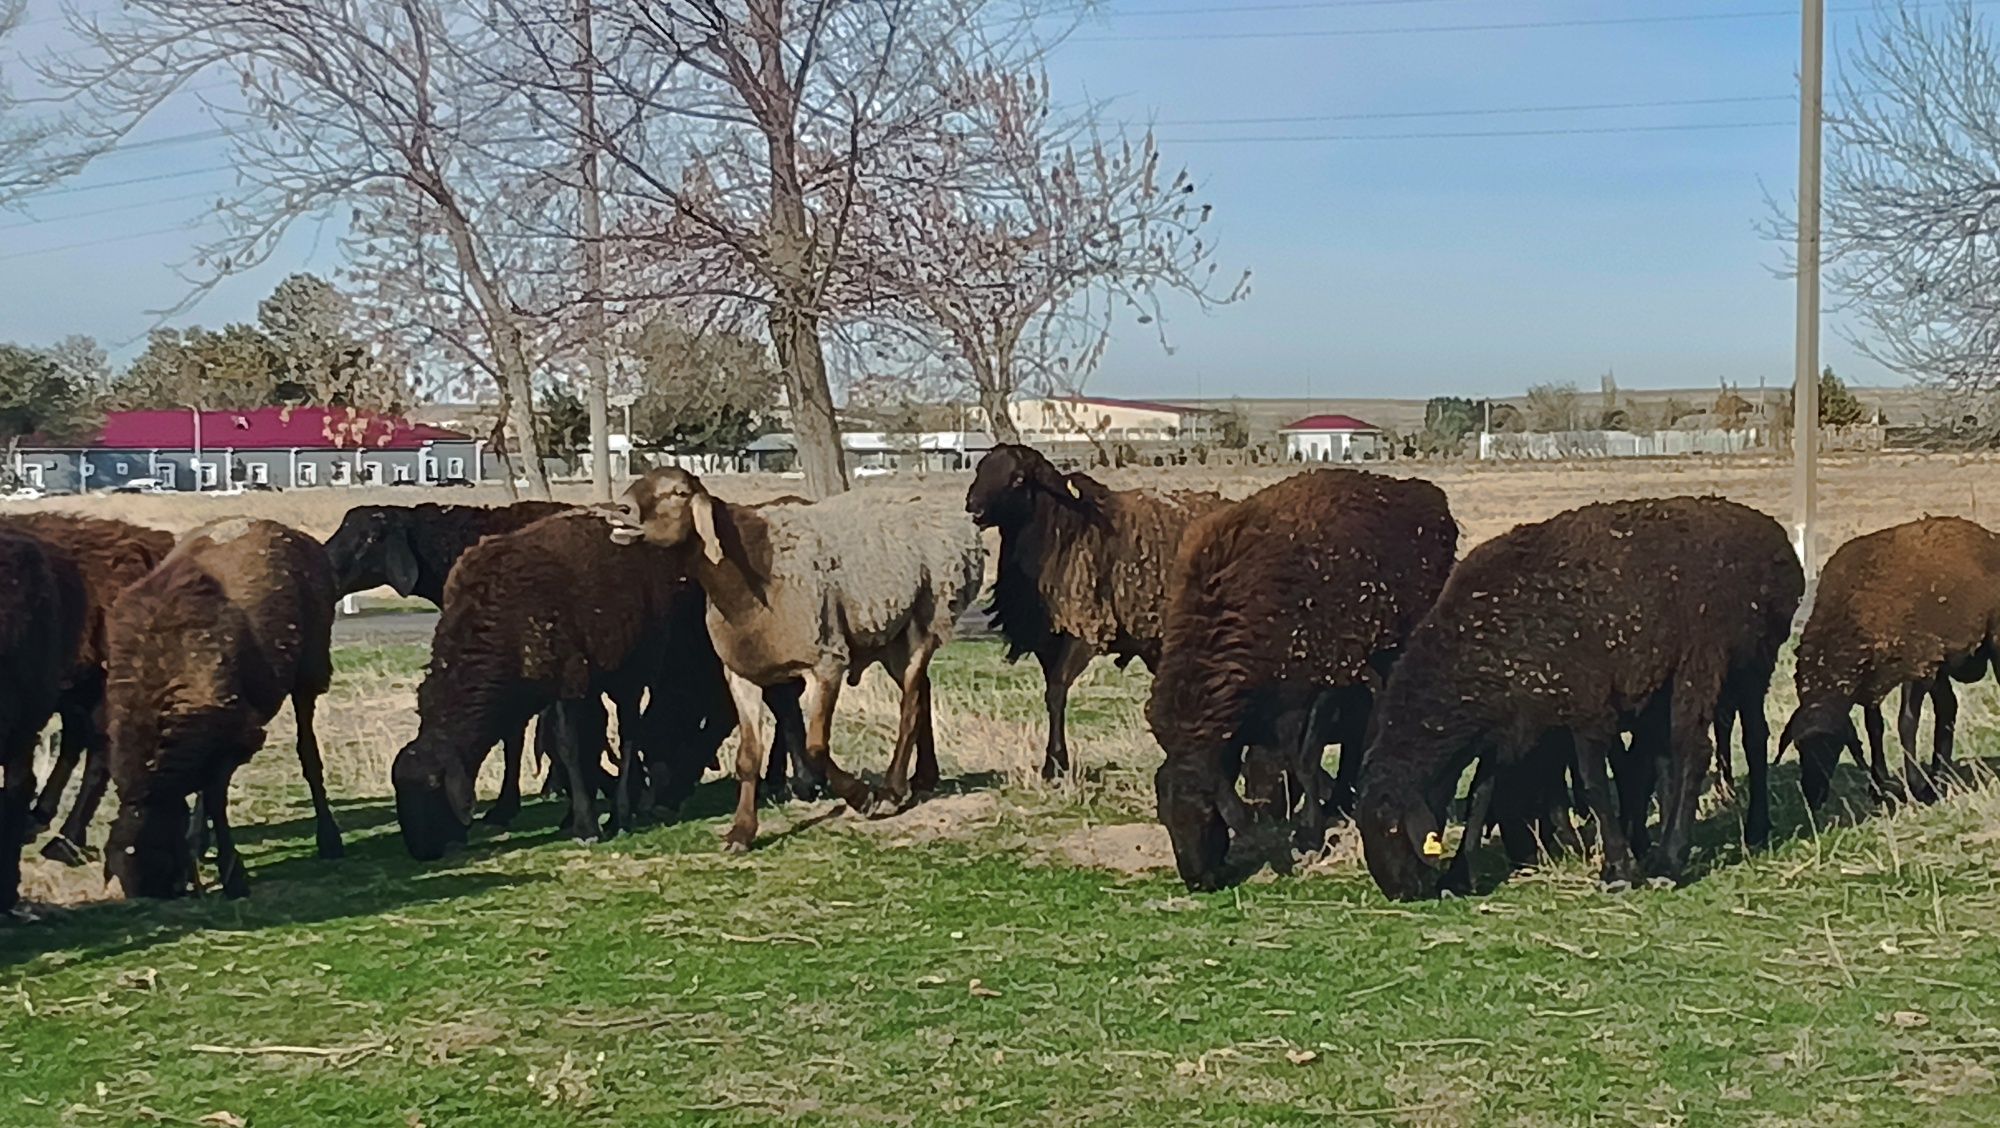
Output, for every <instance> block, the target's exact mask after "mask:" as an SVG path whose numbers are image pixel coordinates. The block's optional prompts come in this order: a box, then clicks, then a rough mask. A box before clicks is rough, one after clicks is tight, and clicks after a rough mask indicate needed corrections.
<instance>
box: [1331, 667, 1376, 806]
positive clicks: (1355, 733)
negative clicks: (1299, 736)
mask: <svg viewBox="0 0 2000 1128" xmlns="http://www.w3.org/2000/svg"><path fill="white" fill-rule="evenodd" d="M1362 700H1363V701H1364V702H1366V703H1365V704H1358V705H1356V706H1355V707H1353V708H1347V709H1342V710H1341V711H1340V733H1339V737H1338V739H1339V742H1340V763H1339V764H1338V765H1337V766H1336V767H1335V769H1334V771H1335V774H1334V777H1333V790H1332V791H1331V792H1329V793H1328V795H1327V800H1326V814H1327V817H1328V818H1329V819H1333V820H1336V821H1337V820H1341V819H1345V818H1347V817H1348V816H1350V815H1352V814H1353V813H1354V785H1355V784H1356V783H1357V782H1359V781H1360V778H1361V755H1362V753H1363V752H1366V751H1367V750H1368V725H1369V719H1370V717H1371V716H1372V715H1373V713H1374V708H1373V705H1374V702H1373V699H1372V698H1367V697H1364V698H1362Z"/></svg>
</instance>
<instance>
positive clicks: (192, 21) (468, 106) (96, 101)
mask: <svg viewBox="0 0 2000 1128" xmlns="http://www.w3.org/2000/svg"><path fill="white" fill-rule="evenodd" d="M485 14H486V9H485V8H484V7H483V6H480V5H471V4H459V3H452V2H444V3H438V2H419V0H288V2H287V3H284V4H270V3H263V2H260V0H131V2H129V3H127V4H125V5H124V6H123V7H122V9H120V11H119V12H118V13H116V14H109V15H101V14H97V13H92V14H90V15H87V16H86V15H77V16H74V17H73V18H72V20H71V23H72V29H73V30H74V31H75V32H76V33H77V34H78V35H79V36H80V37H81V38H82V39H83V41H84V42H85V43H86V44H87V46H88V48H89V50H88V52H87V53H86V54H85V55H83V56H81V57H79V58H77V59H65V60H57V61H56V62H54V63H51V64H50V65H49V67H48V68H47V72H48V76H49V77H50V78H51V79H52V80H53V81H55V82H56V83H58V84H59V85H60V86H62V87H63V88H65V89H68V90H70V91H72V92H74V93H76V94H77V95H78V96H79V97H81V98H82V99H83V100H84V104H85V105H86V106H89V107H90V108H91V109H92V110H93V111H94V114H93V116H94V117H97V118H100V119H101V120H104V121H106V122H109V123H111V124H110V125H109V126H107V128H129V124H128V123H131V122H136V121H138V120H140V119H143V118H144V117H145V116H147V115H148V114H150V113H151V112H152V111H153V110H154V109H156V108H157V107H158V106H160V105H161V104H162V103H163V102H165V101H166V100H167V99H168V98H170V97H173V96H175V95H177V94H185V92H187V91H189V89H190V87H191V85H192V84H193V83H194V80H195V79H196V78H197V77H198V76H201V75H205V74H210V73H217V72H219V73H221V74H225V75H227V76H229V77H230V79H231V80H232V82H231V83H230V84H229V91H228V93H227V94H224V95H210V94H207V93H200V92H199V91H201V90H205V89H207V87H195V90H196V93H195V94H194V95H193V96H196V97H200V98H202V100H203V102H204V104H205V105H206V107H207V109H208V111H209V113H210V114H211V115H212V116H214V117H215V118H217V119H218V120H219V121H220V122H222V123H223V124H224V125H225V126H226V127H227V128H228V129H229V130H230V136H231V139H232V142H233V145H234V148H235V158H236V162H235V163H236V165H237V167H238V169H239V170H240V181H241V183H240V185H239V186H238V188H237V189H236V190H234V191H233V192H232V193H230V195H229V197H228V199H227V200H226V201H225V202H224V204H223V206H222V208H221V211H220V214H221V216H222V218H223V219H224V220H225V221H226V223H225V233H224V234H222V235H221V236H219V237H217V238H213V239H209V240H207V241H204V242H203V243H201V244H200V245H199V246H198V248H197V253H196V259H195V261H194V263H193V264H192V265H191V267H190V269H189V272H188V274H189V280H190V282H191V283H192V291H191V294H190V298H189V301H190V302H192V301H193V300H194V299H195V298H198V297H199V296H200V295H201V294H202V293H205V292H206V291H207V289H208V288H210V287H212V286H213V285H215V284H216V282H218V281H219V280H221V279H222V278H224V277H227V276H228V275H230V274H233V273H236V272H238V271H241V270H244V269H246V268H248V267H251V266H255V265H257V264H259V263H262V262H264V261H265V260H266V259H268V258H269V257H270V255H271V254H272V252H273V251H274V250H275V249H276V247H277V246H278V245H279V241H280V239H281V238H282V236H283V235H284V233H285V232H286V231H287V230H288V229H289V228H290V227H291V226H292V225H293V224H295V223H297V222H299V221H301V220H304V219H309V218H313V217H321V216H326V215H328V214H329V213H330V212H331V211H332V209H334V208H336V207H337V206H341V205H345V206H347V207H350V208H351V209H352V216H351V223H350V232H349V236H348V240H349V247H348V251H349V258H350V261H351V262H352V263H354V264H355V265H354V269H353V271H352V273H353V274H354V275H355V276H356V278H357V280H359V281H361V282H363V283H364V285H365V286H366V289H365V290H364V292H363V294H362V302H363V304H364V306H365V307H366V308H367V311H368V312H369V313H371V314H372V315H375V316H376V317H378V318H382V319H386V320H388V321H390V322H391V324H392V325H393V326H394V327H395V328H396V329H397V330H399V331H400V332H401V333H402V334H404V335H405V336H406V338H408V339H410V340H412V341H413V342H414V346H415V347H417V348H419V349H421V348H441V349H443V350H444V351H445V352H447V353H448V354H450V355H452V356H453V357H454V358H455V359H456V360H457V361H458V362H460V363H464V364H470V365H472V366H473V367H474V368H476V369H477V370H479V371H481V372H484V373H486V374H487V375H489V376H490V377H492V378H493V379H494V380H495V382H496V383H497V384H498V385H499V387H500V390H501V396H502V401H503V403H504V404H505V405H506V416H507V421H508V423H509V424H510V425H511V429H512V431H513V437H514V441H515V442H516V443H517V444H518V450H519V452H520V453H521V454H522V455H523V456H524V457H523V459H522V463H523V464H522V466H521V467H520V472H521V473H522V474H523V475H524V476H525V478H526V480H527V482H528V484H529V488H530V489H531V490H532V491H533V492H534V493H535V494H536V495H537V496H542V497H546V496H548V488H549V487H548V481H547V478H546V476H545V474H544V472H543V469H542V462H541V458H540V454H539V451H538V449H537V447H536V440H535V427H534V393H533V378H534V375H535V372H536V370H537V368H538V367H539V366H540V365H541V364H542V363H543V362H544V361H545V360H546V357H545V356H544V355H541V354H538V351H537V350H538V344H537V338H538V335H540V334H542V333H543V332H544V327H543V326H541V325H539V324H538V323H537V317H536V313H535V311H536V308H537V295H534V294H530V293H524V292H522V287H523V282H522V281H521V279H524V278H525V279H533V278H535V277H537V276H538V275H537V273H536V272H534V271H526V270H520V269H518V268H519V267H520V266H521V265H522V264H523V263H533V262H541V261H545V260H546V259H548V258H550V257H559V256H560V255H562V254H563V253H565V252H566V250H567V248H568V246H569V245H570V244H567V243H561V242H556V241H553V240H551V239H549V238H548V237H547V236H546V235H545V234H543V232H544V231H545V230H546V227H547V226H548V225H547V224H546V223H543V222H541V220H542V217H540V216H536V217H534V218H535V222H529V221H527V219H525V218H524V217H528V216H530V215H531V212H530V210H529V209H532V208H534V207H536V206H537V205H542V204H546V202H547V201H548V199H549V195H548V193H547V192H541V193H537V192H536V191H535V190H534V189H535V185H534V184H533V183H532V182H529V183H524V181H523V178H522V177H521V176H520V175H519V174H518V170H519V169H520V168H521V167H522V165H523V164H526V163H528V162H529V161H530V160H531V158H532V157H533V156H534V155H535V154H537V153H538V152H542V151H546V150H548V149H549V146H548V145H547V144H546V143H543V142H538V140H537V138H536V137H535V136H533V135H527V136H522V135H519V134H518V132H517V131H518V130H519V129H520V127H521V125H522V123H523V122H524V120H526V118H527V110H526V107H524V105H523V104H522V102H521V99H520V97H519V92H518V90H517V89H513V88H510V87H509V85H508V84H507V83H505V82H500V81H495V79H494V76H493V74H492V72H491V69H490V60H491V59H492V58H494V57H496V55H499V54H503V53H504V52H503V51H502V48H504V44H502V43H499V42H498V40H499V38H500V37H499V36H498V35H497V34H496V30H495V28H494V27H493V26H492V24H491V23H489V22H488V21H486V20H485V19H484V16H485ZM510 134H512V135H510ZM501 151H504V152H505V153H506V163H504V164H503V163H501V162H499V161H497V160H496V159H495V156H494V154H495V153H496V152H501ZM548 159H549V160H550V161H551V162H554V161H556V160H558V159H559V157H558V155H557V154H554V153H550V154H549V157H548ZM542 273H544V274H545V273H547V272H546V271H544V272H542Z"/></svg>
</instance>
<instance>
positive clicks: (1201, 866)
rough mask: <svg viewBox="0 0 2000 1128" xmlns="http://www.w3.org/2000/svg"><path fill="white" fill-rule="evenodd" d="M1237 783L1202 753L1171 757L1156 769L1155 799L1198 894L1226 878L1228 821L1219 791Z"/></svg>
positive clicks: (1178, 862) (1184, 875) (1178, 864)
mask: <svg viewBox="0 0 2000 1128" xmlns="http://www.w3.org/2000/svg"><path fill="white" fill-rule="evenodd" d="M1233 785H1234V784H1233V781H1224V780H1222V779H1221V778H1219V775H1218V773H1217V772H1215V771H1214V770H1212V765H1209V764H1207V763H1205V762H1204V758H1201V757H1183V758H1175V757H1173V756H1169V757H1168V759H1167V762H1166V763H1164V764H1161V765H1160V768H1159V770H1158V771H1156V772H1154V773H1153V799H1154V802H1155V804H1156V811H1157V813H1158V815H1159V819H1160V824H1161V825H1162V826H1165V827H1166V828H1167V838H1168V839H1169V840H1170V841H1172V843H1173V846H1174V868H1176V869H1178V870H1179V871H1180V875H1181V880H1182V881H1183V882H1186V883H1187V887H1188V888H1189V889H1191V890H1194V891H1196V892H1208V891H1212V890H1216V889H1220V888H1222V886H1223V884H1224V882H1225V880H1226V879H1227V872H1226V869H1225V863H1226V862H1227V859H1228V856H1229V825H1228V823H1227V821H1225V819H1224V818H1223V814H1222V805H1221V803H1220V801H1219V798H1218V795H1217V792H1218V789H1219V788H1221V787H1225V786H1233Z"/></svg>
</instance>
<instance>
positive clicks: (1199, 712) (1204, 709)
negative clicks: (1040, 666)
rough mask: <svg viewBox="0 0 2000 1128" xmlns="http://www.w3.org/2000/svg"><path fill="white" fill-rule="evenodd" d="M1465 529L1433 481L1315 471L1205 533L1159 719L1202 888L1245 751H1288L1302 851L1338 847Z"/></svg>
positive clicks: (1184, 584)
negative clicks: (1367, 760)
mask: <svg viewBox="0 0 2000 1128" xmlns="http://www.w3.org/2000/svg"><path fill="white" fill-rule="evenodd" d="M1457 547H1458V525H1457V523H1456V522H1455V521H1453V520H1452V516H1451V511H1450V508H1449V507H1448V506H1447V504H1446V502H1445V496H1444V493H1443V491H1441V490H1439V489H1438V488H1437V487H1436V486H1434V485H1431V484H1430V483H1429V482H1424V481H1417V480H1412V479H1397V478H1387V477H1383V476H1382V475H1379V474H1370V473H1367V472H1365V471H1360V470H1345V469H1324V470H1310V471H1307V472H1306V473H1303V474H1299V475H1297V476H1295V477H1292V478H1287V479H1286V480H1284V481H1282V482H1279V483H1278V484H1277V485H1274V486H1269V487H1267V488H1265V489H1263V490H1261V491H1259V492H1257V493H1255V494H1252V495H1251V496H1250V497H1248V498H1245V499H1244V500H1243V501H1240V502H1237V503H1236V504H1234V505H1231V506H1228V507H1226V508H1223V509H1221V510H1218V511H1216V512H1213V513H1210V514H1208V515H1207V516H1205V517H1202V518H1200V519H1198V520H1196V521H1195V522H1194V523H1193V524H1192V525H1190V526H1189V527H1188V531H1187V535H1186V536H1185V537H1184V538H1182V540H1181V544H1180V550H1179V554H1178V556H1177V557H1176V559H1175V561H1174V565H1173V571H1172V573H1171V575H1170V578H1169V580H1168V593H1169V594H1168V603H1167V613H1166V623H1165V646H1164V651H1163V653H1162V655H1161V658H1160V668H1159V672H1158V675H1157V676H1156V677H1155V679H1154V681H1153V692H1152V696H1151V698H1150V699H1148V701H1147V702H1146V720H1147V723H1148V724H1149V725H1151V727H1152V730H1153V736H1154V737H1155V739H1157V740H1158V741H1159V743H1160V747H1161V748H1162V749H1163V750H1165V752H1166V762H1165V763H1164V764H1162V765H1161V766H1160V769H1159V771H1158V773H1157V774H1156V775H1155V777H1154V790H1155V793H1156V796H1157V799H1158V804H1159V815H1160V821H1161V822H1162V823H1164V824H1166V827H1167V831H1168V834H1169V836H1170V837H1171V838H1172V839H1173V845H1174V860H1175V863H1176V864H1177V866H1178V867H1179V869H1180V874H1181V878H1182V880H1184V881H1186V882H1187V884H1188V886H1189V888H1192V889H1212V888H1215V887H1216V886H1217V885H1218V884H1219V883H1220V881H1221V880H1222V866H1223V861H1224V857H1225V855H1226V854H1227V852H1228V847H1229V831H1230V830H1238V831H1240V830H1241V829H1242V828H1241V827H1240V826H1239V825H1236V824H1237V823H1239V822H1240V821H1241V818H1242V814H1241V805H1240V800H1239V799H1238V797H1237V796H1236V791H1235V788H1236V782H1237V776H1238V772H1239V770H1240V767H1241V757H1242V752H1243V749H1244V748H1245V747H1246V746H1267V747H1275V748H1277V749H1278V750H1279V752H1280V755H1281V756H1282V757H1283V758H1284V761H1285V763H1286V767H1287V768H1288V769H1289V771H1290V773H1291V775H1292V776H1293V778H1294V779H1296V780H1297V781H1298V782H1299V784H1300V785H1301V788H1302V790H1303V791H1304V792H1305V796H1304V803H1303V806H1302V807H1301V809H1300V812H1299V815H1298V822H1297V829H1296V839H1295V844H1296V845H1297V847H1298V848H1299V849H1300V850H1303V851H1314V850H1317V849H1319V848H1320V847H1321V846H1323V845H1324V844H1325V840H1326V817H1327V811H1328V808H1329V807H1337V806H1339V805H1340V804H1341V802H1342V798H1341V796H1339V795H1338V794H1337V793H1336V791H1335V788H1336V786H1338V785H1336V784H1334V783H1332V782H1330V781H1328V780H1327V779H1326V778H1325V777H1326V772H1325V770H1324V768H1322V767H1321V766H1320V760H1321V757H1322V755H1323V753H1324V749H1325V748H1326V746H1327V745H1328V744H1330V743H1333V742H1335V741H1338V742H1340V743H1341V746H1342V748H1341V763H1340V776H1341V784H1345V782H1346V781H1348V780H1351V778H1352V776H1353V774H1354V771H1355V765H1356V762H1357V759H1358V757H1359V754H1360V751H1361V743H1362V741H1363V739H1364V737H1365V734H1366V733H1367V731H1368V725H1369V716H1370V709H1371V704H1372V701H1373V697H1374V694H1375V692H1376V691H1377V690H1378V689H1379V688H1380V686H1381V684H1382V680H1383V678H1385V677H1386V676H1387V674H1388V672H1389V668H1390V666H1391V665H1392V664H1393V663H1394V662H1395V660H1396V656H1397V654H1398V653H1399V652H1400V651H1401V649H1402V647H1403V645H1404V640H1405V639H1406V638H1408V636H1409V633H1410V631H1411V629H1412V628H1413V627H1415V626H1416V624H1417V621H1418V619H1419V618H1421V617H1422V615H1423V614H1424V612H1425V611H1426V610H1428V609H1429V607H1430V605H1431V602H1432V601H1433V600H1435V599H1436V598H1437V595H1438V591H1439V589H1440V588H1442V587H1443V586H1444V582H1445V576H1446V574H1447V573H1448V572H1449V571H1450V570H1451V562H1452V556H1453V554H1454V553H1455V552H1456V551H1457Z"/></svg>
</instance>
